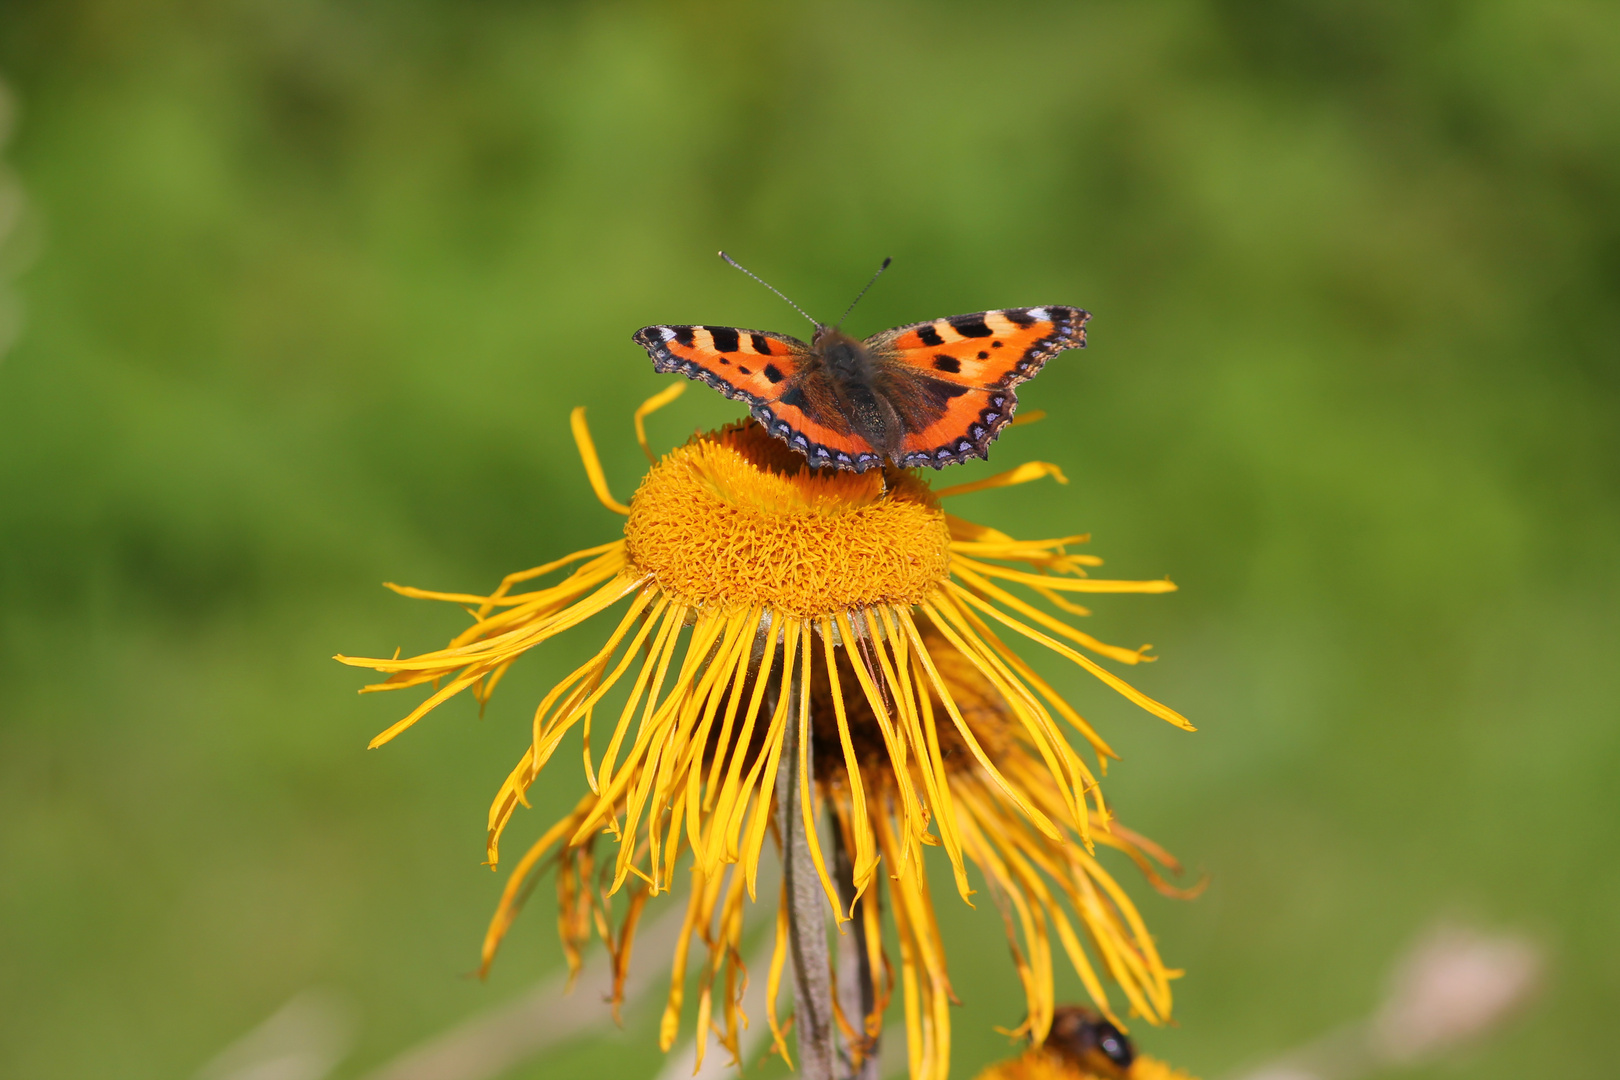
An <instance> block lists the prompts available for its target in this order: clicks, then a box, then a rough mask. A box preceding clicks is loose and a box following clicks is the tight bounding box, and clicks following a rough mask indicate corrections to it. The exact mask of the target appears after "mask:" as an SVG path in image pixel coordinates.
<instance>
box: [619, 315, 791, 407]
mask: <svg viewBox="0 0 1620 1080" xmlns="http://www.w3.org/2000/svg"><path fill="white" fill-rule="evenodd" d="M635 339H636V344H638V345H640V346H641V347H642V348H644V349H646V350H647V355H649V356H651V357H652V361H653V368H654V370H656V371H662V372H671V371H674V372H679V373H680V374H682V375H685V376H686V377H687V378H689V379H699V380H701V381H703V382H706V383H708V384H709V385H710V386H712V387H714V388H715V389H716V390H718V391H720V392H721V393H722V394H724V395H726V396H727V397H729V398H735V399H736V400H738V401H742V402H746V403H748V404H749V405H750V406H759V405H765V404H767V403H769V402H773V401H775V400H776V399H777V398H779V397H781V396H782V393H783V392H784V391H785V390H786V389H787V388H788V385H789V381H790V380H791V379H792V378H793V377H794V376H795V375H797V374H798V373H799V370H800V368H801V367H802V366H803V358H804V356H805V354H806V353H808V352H809V346H807V345H805V343H804V342H802V341H800V340H798V339H797V338H791V337H788V336H787V335H786V334H775V333H771V332H769V331H765V330H743V329H739V328H738V327H735V326H644V327H642V328H641V329H640V330H637V331H636V333H635Z"/></svg>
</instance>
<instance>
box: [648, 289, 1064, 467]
mask: <svg viewBox="0 0 1620 1080" xmlns="http://www.w3.org/2000/svg"><path fill="white" fill-rule="evenodd" d="M1089 317H1090V316H1089V315H1088V313H1087V312H1085V311H1083V310H1081V309H1079V308H1073V307H1058V306H1048V307H1036V308H1004V309H1000V310H996V311H984V312H978V313H976V314H973V315H958V316H955V317H953V318H949V319H934V320H932V321H930V322H925V323H915V324H913V325H910V326H901V327H896V328H894V329H892V330H885V331H883V332H882V333H878V334H874V335H872V336H871V337H869V338H866V339H864V340H861V339H858V338H854V337H851V336H849V335H848V334H845V333H843V332H842V331H841V330H839V329H837V328H835V327H828V326H817V328H816V333H815V336H814V337H813V338H812V339H811V341H810V343H809V344H806V343H804V342H802V341H799V340H798V339H796V338H792V337H789V336H787V335H786V334H776V333H770V332H767V331H759V330H743V329H739V328H736V327H726V326H647V327H643V328H642V329H640V330H638V331H636V334H635V340H636V342H637V343H638V344H640V345H641V346H642V347H643V348H645V349H646V350H647V353H648V355H649V356H651V357H652V361H653V367H654V368H655V369H656V370H658V371H662V372H679V373H680V374H682V375H685V376H687V377H688V378H691V379H698V380H701V381H703V382H705V383H708V384H709V385H710V386H712V387H714V388H715V389H716V390H718V391H720V392H721V393H722V394H725V395H726V396H727V397H730V398H734V399H736V400H738V401H742V402H744V403H746V404H747V405H748V406H749V409H750V411H751V412H752V413H753V415H754V418H755V419H757V420H758V421H759V422H760V423H761V424H763V425H765V427H766V429H767V430H769V431H770V432H771V433H772V434H773V435H776V436H777V437H778V438H781V439H782V440H783V441H785V442H786V443H787V444H788V445H789V446H792V447H793V448H794V449H796V450H798V451H799V452H800V453H802V454H804V455H805V457H806V458H807V459H808V460H809V461H810V463H811V464H812V465H816V466H831V467H833V468H839V469H849V470H853V471H855V472H864V471H866V470H867V469H870V468H875V467H878V466H881V465H884V464H889V465H893V466H895V467H897V468H912V467H916V466H921V465H927V466H930V467H932V468H936V469H938V468H943V467H944V466H946V465H950V464H955V463H957V462H961V461H966V460H967V459H968V458H973V457H986V456H987V455H988V450H989V445H990V443H991V442H992V441H994V440H995V438H996V436H997V435H998V434H999V433H1000V431H1001V429H1002V428H1004V427H1005V426H1006V425H1007V424H1008V423H1009V422H1011V420H1012V418H1013V413H1014V411H1015V410H1016V409H1017V407H1018V399H1017V396H1016V394H1015V393H1014V392H1013V387H1015V386H1016V385H1018V384H1019V383H1021V382H1024V381H1026V380H1028V379H1030V378H1033V377H1034V375H1035V374H1036V373H1037V372H1039V371H1040V369H1041V367H1042V366H1043V365H1044V364H1045V363H1046V361H1047V360H1048V359H1049V358H1050V357H1052V356H1054V355H1056V354H1057V353H1059V352H1062V351H1063V350H1065V349H1072V348H1083V347H1084V346H1085V341H1086V335H1085V323H1086V320H1087V319H1088V318H1089Z"/></svg>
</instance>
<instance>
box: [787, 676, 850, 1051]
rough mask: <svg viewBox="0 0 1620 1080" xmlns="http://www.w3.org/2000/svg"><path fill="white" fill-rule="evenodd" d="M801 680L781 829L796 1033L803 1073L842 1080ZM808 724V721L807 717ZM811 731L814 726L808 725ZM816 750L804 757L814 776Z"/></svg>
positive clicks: (791, 704)
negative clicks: (804, 779) (811, 817)
mask: <svg viewBox="0 0 1620 1080" xmlns="http://www.w3.org/2000/svg"><path fill="white" fill-rule="evenodd" d="M798 689H799V687H798V678H797V676H796V675H795V676H793V677H787V676H784V677H783V679H782V692H784V693H786V694H787V695H788V715H787V732H786V736H785V739H784V742H783V745H782V758H781V766H780V772H779V773H778V775H777V779H776V790H777V792H778V793H779V794H778V796H777V800H776V827H777V829H778V830H779V831H780V833H781V837H782V888H783V890H785V892H786V894H787V908H788V941H789V946H788V953H789V955H790V957H791V958H792V960H793V1000H794V1009H793V1011H794V1021H793V1027H794V1032H795V1034H796V1035H797V1037H798V1043H799V1071H800V1075H801V1076H803V1078H804V1080H836V1077H837V1073H836V1072H835V1069H836V1065H837V1060H838V1058H837V1047H836V1044H835V1042H834V1031H833V1011H832V974H831V969H830V965H829V963H828V958H827V897H826V894H825V893H824V892H823V891H822V888H821V882H820V881H819V880H818V879H817V877H816V866H815V863H814V862H813V861H812V860H811V858H810V841H809V837H808V836H806V835H805V829H804V811H803V809H802V806H803V803H802V800H804V799H806V798H812V797H813V795H812V793H813V792H814V790H815V782H814V780H813V779H812V780H811V783H810V790H808V791H806V790H803V789H801V788H800V787H799V716H798V708H799V694H798ZM806 721H808V718H806ZM805 726H806V728H808V727H809V724H808V722H806V725H805ZM811 749H812V747H811V746H809V745H807V746H805V748H804V753H805V755H806V758H807V760H809V762H810V769H809V770H807V772H809V774H810V776H811V777H814V775H815V773H814V768H815V760H814V758H813V757H811V756H810V752H811Z"/></svg>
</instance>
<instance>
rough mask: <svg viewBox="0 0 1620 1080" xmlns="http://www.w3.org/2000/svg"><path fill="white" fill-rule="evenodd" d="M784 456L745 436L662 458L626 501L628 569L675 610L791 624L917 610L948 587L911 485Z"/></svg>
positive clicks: (734, 434)
mask: <svg viewBox="0 0 1620 1080" xmlns="http://www.w3.org/2000/svg"><path fill="white" fill-rule="evenodd" d="M783 449H784V448H782V446H781V443H780V442H779V441H777V440H775V439H772V438H770V437H769V436H768V435H765V434H764V433H763V432H762V431H761V430H760V429H759V428H758V427H757V426H752V425H750V426H746V427H733V428H728V429H725V430H722V431H719V432H715V433H713V434H710V435H704V436H702V437H699V438H696V439H693V440H692V441H691V442H688V443H687V444H686V445H685V446H681V447H678V448H677V449H675V450H672V451H671V452H669V453H668V454H666V455H664V457H663V459H662V460H661V461H659V462H658V464H656V465H655V466H653V468H652V469H651V470H650V471H649V472H648V473H647V476H646V477H645V479H643V480H642V482H641V487H640V488H639V489H638V490H637V491H636V494H635V497H634V498H632V499H631V500H630V518H629V521H628V522H627V523H626V525H625V542H626V547H627V554H628V556H629V561H630V564H631V565H632V566H633V567H635V568H636V569H637V570H639V571H641V572H642V573H644V574H647V575H650V576H651V577H652V578H653V579H654V580H655V581H656V582H657V584H658V586H659V588H661V589H663V590H664V591H665V592H667V593H669V594H670V595H671V596H672V597H676V598H678V599H679V600H680V601H681V602H682V603H684V604H688V605H692V606H695V607H709V606H711V605H713V606H717V607H719V608H720V609H722V610H730V609H734V608H737V607H743V606H749V605H763V606H764V607H766V608H768V609H770V610H773V611H776V612H779V613H781V614H785V615H791V616H796V617H800V618H808V617H813V616H817V615H826V614H827V613H829V612H837V611H850V610H857V609H860V608H865V607H872V606H875V605H879V604H899V605H911V604H916V603H919V602H920V601H922V600H923V599H924V598H925V597H927V596H928V595H929V593H931V592H932V591H934V590H935V589H938V588H939V587H940V586H941V584H943V583H944V582H945V581H946V580H947V578H948V577H949V574H950V543H951V535H950V529H949V527H948V526H947V524H946V518H945V514H944V512H943V511H942V510H940V508H939V504H938V503H937V501H936V500H935V499H934V497H933V495H932V494H931V493H930V492H929V490H928V488H927V487H926V486H925V485H923V484H922V483H921V482H920V481H918V480H916V479H914V478H912V477H911V476H909V475H907V474H904V473H897V472H889V473H882V472H878V471H871V472H866V473H852V472H843V471H840V470H836V469H813V468H810V467H809V466H808V465H807V464H806V463H805V460H804V458H803V457H800V456H798V455H795V454H792V453H791V452H783ZM795 463H796V464H795Z"/></svg>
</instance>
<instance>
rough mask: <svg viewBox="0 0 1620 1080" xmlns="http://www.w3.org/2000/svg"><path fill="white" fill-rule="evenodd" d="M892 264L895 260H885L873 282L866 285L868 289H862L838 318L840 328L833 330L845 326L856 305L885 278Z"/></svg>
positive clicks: (874, 275)
mask: <svg viewBox="0 0 1620 1080" xmlns="http://www.w3.org/2000/svg"><path fill="white" fill-rule="evenodd" d="M892 262H894V260H893V259H884V260H883V265H882V266H880V267H878V268H877V273H875V274H873V275H872V280H871V281H868V282H867V283H866V288H865V289H862V290H861V291H860V292H859V293H858V294H857V295H856V297H855V299H853V300H851V301H850V302H849V307H847V308H845V309H844V313H843V314H842V315H840V316H839V317H838V326H836V327H834V328H833V329H835V330H836V329H838V327H841V326H843V325H844V320H845V319H847V318H849V313H850V312H851V311H854V310H855V305H856V304H858V303H860V302H861V297H863V296H865V295H866V294H867V291H868V290H870V289H871V288H872V286H873V285H876V284H877V279H878V278H880V277H882V276H883V271H885V270H887V269H888V268H889V264H890V263H892Z"/></svg>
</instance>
